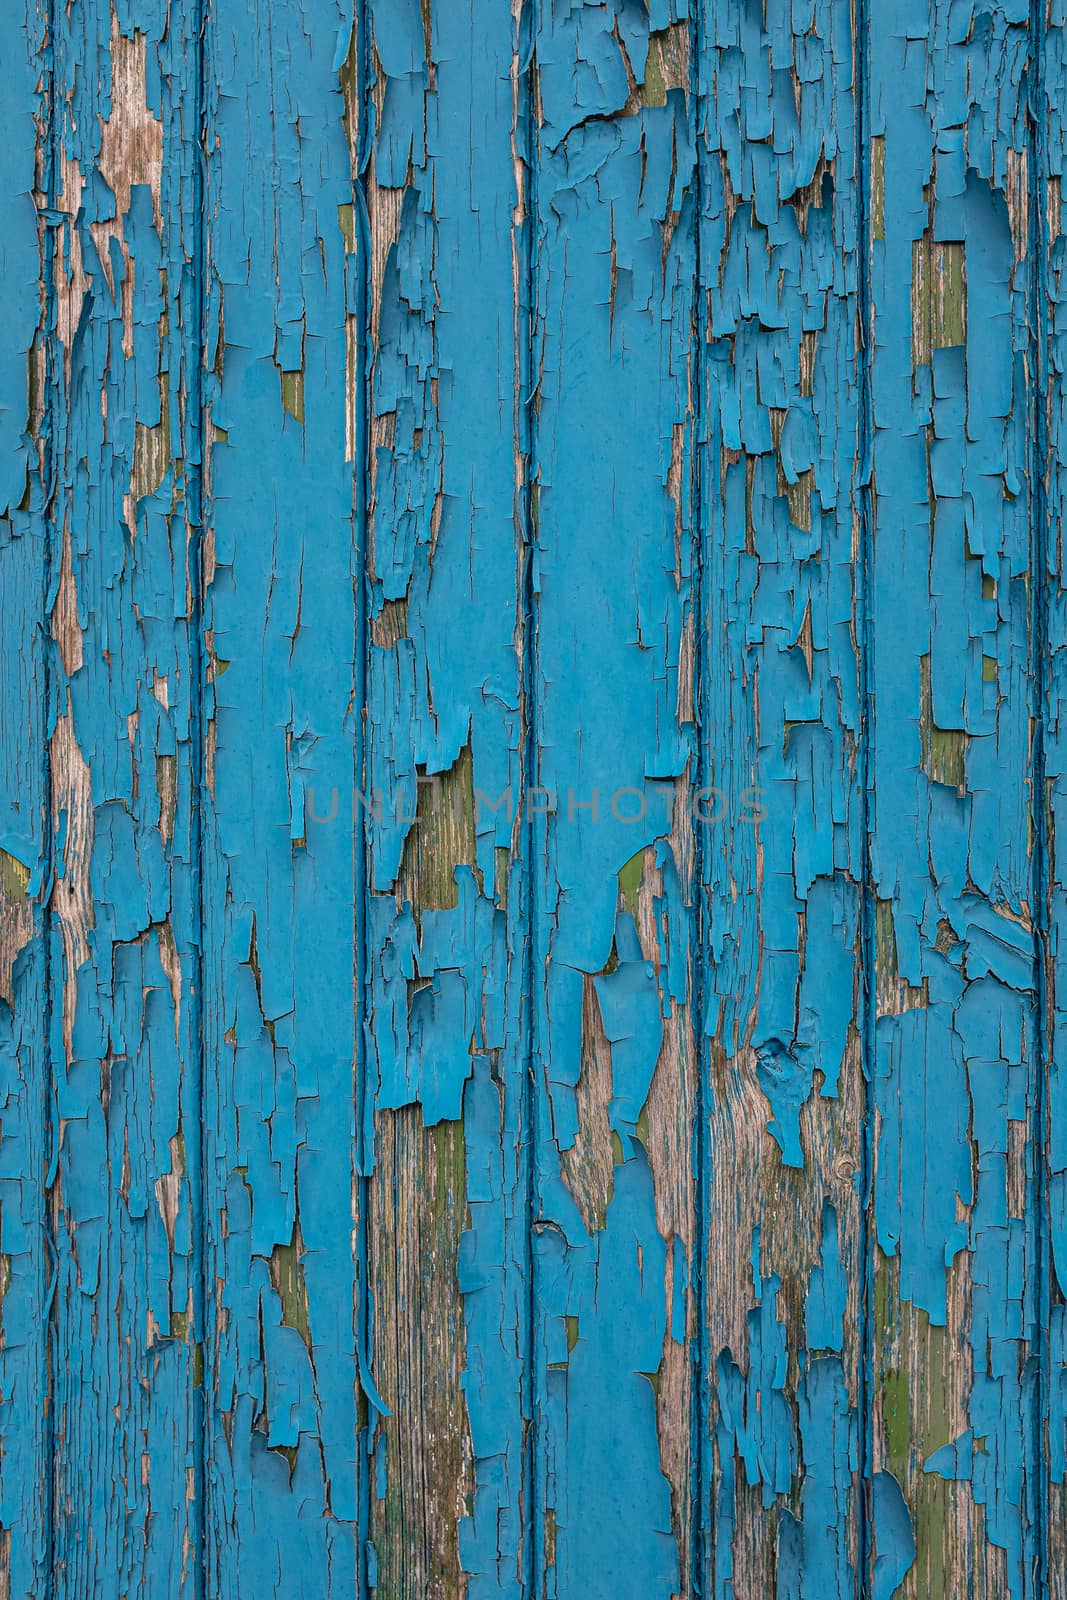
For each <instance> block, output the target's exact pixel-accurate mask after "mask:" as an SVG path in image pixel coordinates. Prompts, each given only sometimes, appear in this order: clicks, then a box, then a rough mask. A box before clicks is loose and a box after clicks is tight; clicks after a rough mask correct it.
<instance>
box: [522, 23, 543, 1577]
mask: <svg viewBox="0 0 1067 1600" xmlns="http://www.w3.org/2000/svg"><path fill="white" fill-rule="evenodd" d="M539 21H540V16H539V0H520V5H519V12H518V30H517V31H518V37H517V39H516V48H517V49H518V51H519V76H520V80H521V82H520V90H519V93H520V98H521V114H522V120H523V136H524V140H525V145H526V149H525V152H524V153H525V168H526V170H525V175H524V181H525V184H526V197H525V198H526V204H525V207H524V211H523V217H522V235H521V244H522V248H523V249H524V253H525V261H524V262H523V266H524V269H525V276H524V281H523V293H524V295H525V300H526V305H525V309H524V310H523V308H520V310H519V316H518V332H519V341H518V343H519V349H518V352H517V361H518V363H519V372H518V381H519V383H520V384H521V386H522V401H521V404H520V407H519V416H520V421H521V426H522V429H523V437H522V440H521V447H522V449H523V452H524V454H525V457H526V460H525V469H524V471H523V475H522V484H523V491H522V501H521V506H520V508H519V509H520V515H521V519H522V527H521V530H520V531H521V539H522V594H521V605H522V628H521V633H520V647H521V652H522V661H521V663H520V672H521V682H522V700H523V723H522V727H521V730H520V738H521V743H522V759H521V763H520V771H519V781H520V785H521V795H520V805H521V806H522V809H523V818H524V827H523V828H522V830H521V831H520V835H519V837H520V839H521V840H522V848H523V849H524V850H525V853H526V872H525V899H526V905H525V908H524V912H523V921H524V922H525V935H526V937H525V947H526V960H525V964H524V972H523V989H524V990H525V994H524V996H523V1007H522V1009H521V1010H520V1017H521V1016H522V1015H523V1013H524V1014H525V1022H524V1023H523V1022H520V1029H521V1031H523V1032H524V1033H525V1038H524V1039H523V1040H522V1053H523V1056H524V1059H525V1071H524V1073H523V1092H522V1099H521V1113H520V1114H521V1119H522V1140H523V1144H524V1149H525V1173H524V1174H523V1176H524V1178H525V1212H526V1215H525V1228H524V1233H523V1238H524V1243H525V1252H524V1256H523V1267H524V1269H525V1271H526V1326H525V1328H524V1330H523V1334H524V1342H525V1348H524V1350H523V1356H524V1358H525V1359H524V1362H523V1366H524V1371H525V1376H524V1379H523V1388H524V1396H523V1406H524V1410H525V1412H526V1416H527V1428H526V1440H525V1449H524V1456H525V1459H524V1462H523V1477H524V1479H525V1483H524V1485H523V1488H524V1490H525V1506H524V1513H525V1515H524V1517H523V1519H522V1520H524V1521H526V1522H527V1523H528V1533H527V1537H526V1561H525V1563H524V1566H525V1592H526V1600H534V1597H535V1596H536V1595H537V1593H538V1590H539V1584H538V1574H539V1572H540V1573H541V1575H542V1577H543V1576H544V1572H543V1567H544V1559H543V1558H544V1538H543V1529H542V1526H541V1514H542V1513H541V1506H540V1493H539V1491H540V1476H539V1475H540V1471H541V1449H540V1446H541V1415H542V1408H541V1400H542V1395H541V1385H540V1383H539V1372H540V1366H539V1353H538V1351H537V1343H536V1339H537V1305H538V1278H537V1251H536V1248H535V1246H534V1236H533V1229H534V1217H535V1214H536V1209H537V1192H538V1185H537V1169H538V1110H539V1106H538V1078H539V1065H540V1059H541V1058H540V1048H539V1043H540V1038H539V1022H540V1017H541V1007H540V1005H539V1004H538V1001H537V993H538V989H537V985H538V982H539V981H544V976H545V973H544V962H543V961H541V960H539V956H540V941H539V937H538V936H539V931H540V917H539V897H538V880H537V869H536V856H537V849H536V847H537V840H538V836H539V834H540V829H539V828H538V827H537V826H536V824H535V820H534V816H533V808H532V806H531V804H530V798H531V795H532V794H533V792H534V787H535V786H536V785H539V783H540V763H539V761H538V732H539V726H538V725H539V706H538V696H537V582H536V571H535V563H536V552H537V530H536V526H535V517H534V502H533V496H534V484H535V481H536V474H537V471H538V461H537V422H536V410H535V396H536V391H537V387H538V382H539V379H538V374H537V370H536V365H535V341H536V335H537V305H538V277H537V268H538V254H537V204H538V163H537V155H538V139H537V117H536V108H535V105H534V81H535V79H534V74H535V71H536V54H537V32H538V25H539ZM518 115H519V111H518V109H517V111H516V117H518ZM539 970H540V980H539Z"/></svg>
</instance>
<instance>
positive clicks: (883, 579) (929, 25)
mask: <svg viewBox="0 0 1067 1600" xmlns="http://www.w3.org/2000/svg"><path fill="white" fill-rule="evenodd" d="M1029 21H1030V17H1029V12H1028V8H1027V6H1026V5H1025V4H1021V3H1019V0H1015V3H1012V0H1008V3H1006V4H995V5H991V6H988V7H986V8H985V9H984V10H983V11H981V12H980V13H977V12H976V13H974V14H973V15H972V14H971V13H970V12H969V11H967V12H965V11H962V10H960V8H958V7H955V6H949V5H941V4H937V3H935V4H930V3H929V0H906V3H904V4H902V5H899V6H896V7H894V8H893V10H892V12H890V11H888V10H886V9H885V8H880V7H877V6H872V7H871V9H870V51H869V71H870V104H871V133H872V136H873V138H872V152H871V179H872V203H871V209H870V223H871V262H872V276H871V312H870V316H871V326H870V337H871V345H872V398H873V428H874V431H873V472H874V508H875V515H874V528H873V549H872V555H871V659H870V664H869V680H870V686H871V693H872V701H873V731H872V744H871V754H870V779H871V806H872V814H871V839H870V850H871V862H872V886H873V892H874V894H875V896H876V898H877V940H876V946H877V950H876V981H877V1006H878V1017H877V1025H876V1041H877V1053H876V1060H875V1063H874V1071H875V1080H874V1081H875V1102H876V1118H877V1123H876V1128H877V1150H876V1158H875V1172H874V1191H873V1199H872V1210H871V1223H870V1225H871V1229H872V1234H873V1244H872V1248H874V1249H875V1250H876V1256H875V1260H874V1263H873V1273H874V1286H875V1288H874V1297H873V1312H874V1327H873V1340H874V1375H873V1381H874V1387H875V1400H874V1403H875V1415H874V1449H875V1466H876V1467H877V1468H878V1469H879V1470H880V1471H882V1472H887V1473H889V1474H890V1475H891V1477H892V1480H893V1481H895V1483H896V1485H898V1486H899V1491H900V1494H902V1496H903V1501H904V1505H903V1506H901V1504H900V1502H899V1498H898V1496H897V1493H896V1491H894V1495H893V1499H892V1502H891V1503H887V1504H886V1507H885V1510H886V1513H887V1514H886V1516H885V1517H884V1518H882V1517H878V1518H877V1519H876V1520H877V1526H876V1529H875V1554H876V1559H877V1560H878V1561H881V1560H882V1559H883V1557H886V1556H889V1557H890V1558H891V1560H892V1562H893V1566H894V1570H897V1569H898V1568H902V1567H903V1565H904V1556H905V1555H906V1554H908V1553H909V1552H910V1549H911V1546H912V1541H913V1542H914V1562H913V1565H912V1566H911V1568H910V1571H909V1572H908V1574H907V1576H906V1578H905V1580H904V1582H903V1584H902V1586H901V1589H900V1593H901V1595H902V1596H916V1597H918V1596H922V1597H924V1600H925V1597H927V1596H934V1595H938V1596H939V1595H945V1596H948V1595H956V1594H962V1593H968V1594H978V1595H990V1596H992V1595H998V1596H1000V1595H1003V1596H1023V1595H1029V1594H1037V1593H1040V1592H1041V1591H1040V1588H1039V1586H1038V1584H1037V1578H1036V1572H1037V1543H1038V1541H1039V1539H1040V1536H1041V1534H1040V1529H1039V1528H1038V1527H1037V1526H1036V1524H1035V1508H1036V1505H1037V1501H1036V1498H1035V1495H1036V1487H1037V1484H1036V1480H1037V1475H1038V1471H1037V1468H1038V1464H1037V1459H1036V1448H1037V1439H1036V1436H1035V1429H1034V1418H1035V1408H1036V1404H1037V1399H1038V1396H1037V1394H1036V1391H1035V1382H1036V1376H1037V1365H1038V1363H1037V1362H1036V1361H1034V1360H1033V1359H1032V1358H1033V1357H1034V1355H1035V1354H1036V1345H1035V1342H1034V1341H1035V1338H1036V1336H1037V1327H1038V1316H1039V1311H1040V1307H1039V1295H1038V1292H1037V1291H1038V1285H1039V1278H1040V1272H1039V1248H1038V1225H1037V1224H1038V1218H1037V1214H1036V1203H1037V1187H1036V1173H1037V1167H1038V1163H1039V1160H1040V1146H1039V1145H1037V1144H1036V1143H1035V1139H1034V1134H1035V1131H1036V1125H1035V1114H1036V1111H1037V1108H1038V1106H1039V1098H1038V1088H1037V1084H1038V1074H1039V1070H1040V1060H1041V1045H1040V1041H1039V1039H1038V1038H1037V1032H1036V1018H1037V1010H1036V1007H1035V995H1036V979H1037V971H1036V966H1035V948H1034V928H1033V913H1034V906H1033V897H1032V883H1031V872H1032V862H1031V845H1032V826H1031V813H1030V800H1031V793H1030V780H1031V756H1032V745H1031V740H1032V733H1033V724H1032V716H1033V715H1034V713H1035V711H1036V709H1037V708H1036V706H1035V704H1034V699H1033V694H1032V689H1031V684H1030V681H1029V679H1030V677H1031V675H1032V674H1033V672H1034V671H1035V650H1036V648H1037V644H1036V641H1035V640H1033V639H1032V638H1031V612H1032V602H1031V581H1032V574H1031V550H1030V545H1031V526H1030V519H1031V489H1032V483H1031V460H1030V446H1029V441H1030V435H1031V430H1032V409H1031V406H1030V401H1029V391H1028V383H1029V382H1031V381H1032V373H1033V367H1032V360H1033V350H1032V346H1031V328H1030V313H1031V306H1030V304H1029V295H1030V287H1031V285H1030V278H1029V270H1028V266H1027V261H1026V251H1027V246H1028V239H1029V235H1030V231H1031V219H1030V214H1029V204H1028V197H1029V195H1030V193H1031V184H1032V182H1033V181H1034V175H1033V174H1032V172H1031V170H1030V136H1029V130H1028V128H1027V125H1026V80H1025V73H1026V71H1027V67H1028V63H1031V64H1032V61H1033V49H1034V46H1035V41H1034V40H1032V39H1031V38H1030V37H1029ZM878 1509H879V1508H878V1506H877V1503H876V1512H877V1511H878ZM905 1509H906V1512H907V1516H908V1518H910V1522H911V1531H910V1532H908V1531H907V1525H906V1522H905V1520H904V1515H903V1513H904V1511H905ZM902 1540H903V1541H904V1543H902Z"/></svg>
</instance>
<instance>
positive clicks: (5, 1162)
mask: <svg viewBox="0 0 1067 1600" xmlns="http://www.w3.org/2000/svg"><path fill="white" fill-rule="evenodd" d="M46 27H47V17H46V14H45V9H44V7H43V5H40V4H38V3H37V0H28V3H27V4H26V5H24V6H19V5H11V6H8V7H7V8H5V10H4V11H3V13H2V14H0V60H2V61H3V63H4V96H3V101H2V103H0V105H2V109H0V208H2V213H3V217H4V227H3V231H2V233H0V299H2V303H3V306H4V326H5V332H4V342H3V351H2V355H0V596H2V597H3V609H2V613H0V638H2V649H0V671H2V681H3V695H2V697H0V1123H2V1140H0V1434H2V1437H3V1442H4V1447H3V1453H2V1456H0V1593H2V1594H4V1595H6V1596H9V1597H10V1600H32V1597H34V1596H37V1595H40V1594H42V1593H43V1592H44V1589H45V1586H46V1584H47V1582H48V1566H47V1564H48V1555H49V1540H50V1517H51V1497H50V1494H49V1492H48V1483H49V1472H50V1468H49V1465H48V1456H49V1438H48V1398H47V1394H48V1370H47V1360H48V1352H47V1315H46V1307H47V1300H48V1281H49V1274H50V1271H51V1262H50V1260H49V1256H48V1247H47V1232H48V1227H47V1212H46V1207H47V1198H46V1188H47V1180H48V1168H49V1157H50V1141H49V1125H50V1123H51V1110H50V1104H49V1092H48V977H47V943H46V941H47V931H46V930H47V911H46V903H47V898H48V894H49V890H50V883H49V873H48V862H49V856H50V839H49V828H48V767H47V757H46V750H47V742H48V681H49V669H48V659H47V640H46V633H45V627H44V617H45V610H46V605H47V600H48V538H47V520H46V496H47V470H48V459H49V456H48V453H49V445H50V440H49V430H50V421H51V413H50V409H49V406H48V403H47V394H48V358H47V325H48V319H49V316H50V314H51V311H52V306H53V301H52V298H51V296H50V295H49V292H48V288H49V271H48V266H47V263H46V250H47V243H46V239H47V235H46V232H45V228H46V226H47V218H46V216H45V213H46V211H47V202H48V191H49V187H50V181H49V180H50V170H51V160H50V154H51V117H50V94H49V90H50V72H49V70H48V65H49V63H48V56H47V54H46V52H47V49H48V40H47V35H46Z"/></svg>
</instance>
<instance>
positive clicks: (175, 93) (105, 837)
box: [42, 0, 200, 1596]
mask: <svg viewBox="0 0 1067 1600" xmlns="http://www.w3.org/2000/svg"><path fill="white" fill-rule="evenodd" d="M51 25H52V28H53V30H54V32H53V37H52V63H53V70H54V97H55V129H54V141H55V143H54V149H53V154H54V160H55V171H54V176H53V195H52V206H53V208H54V209H53V219H54V224H55V225H54V229H53V232H52V240H53V249H54V258H53V261H52V265H51V278H52V292H53V294H54V327H53V329H52V332H53V338H54V341H55V343H54V349H53V358H54V359H53V375H54V382H53V388H52V393H51V395H50V403H51V405H52V407H53V412H52V426H51V449H52V480H53V490H54V498H53V500H52V503H51V541H52V555H51V559H50V592H49V599H48V624H47V625H48V627H49V631H50V635H51V641H52V648H51V650H50V662H51V669H50V670H51V672H52V674H53V675H54V679H53V684H54V686H53V691H52V703H51V707H50V728H49V764H50V775H51V796H50V804H51V826H52V829H53V830H54V844H53V852H54V860H53V865H54V874H55V875H54V882H53V886H52V898H51V916H52V930H53V931H52V939H51V950H50V991H51V995H52V1005H51V1011H50V1019H49V1020H50V1035H51V1036H50V1046H51V1056H52V1070H53V1093H54V1107H53V1128H52V1132H53V1136H54V1138H55V1141H56V1147H57V1161H58V1165H57V1168H56V1173H55V1182H54V1186H53V1189H52V1193H51V1229H52V1234H53V1238H52V1247H53V1249H54V1251H55V1258H56V1264H55V1280H56V1281H55V1285H54V1299H53V1301H52V1325H51V1377H52V1389H51V1394H50V1397H49V1405H50V1422H51V1433H52V1441H53V1448H54V1452H55V1463H54V1490H53V1500H52V1516H53V1526H52V1541H53V1545H54V1552H53V1561H54V1568H53V1574H52V1580H51V1587H50V1589H49V1591H48V1592H49V1593H50V1594H52V1595H54V1596H63V1595H71V1596H74V1595H85V1594H101V1593H106V1594H114V1595H128V1594H129V1595H132V1594H136V1593H148V1594H164V1593H165V1594H174V1595H184V1594H187V1593H192V1592H193V1589H194V1586H195V1581H196V1563H195V1551H196V1548H197V1545H198V1541H199V1517H200V1506H199V1500H198V1481H197V1480H198V1472H199V1461H198V1435H197V1407H198V1396H197V1392H196V1387H195V1382H196V1366H197V1362H198V1359H199V1358H198V1352H197V1349H196V1344H195V1341H196V1338H197V1329H196V1326H195V1320H196V1319H195V1307H196V1298H197V1281H198V1274H197V1270H196V1268H197V1264H196V1261H195V1239H196V1229H195V1221H194V1205H195V1201H196V1188H197V1181H198V1168H199V1159H198V1136H197V1130H198V1119H199V1078H200V1061H199V1049H198V1040H197V1027H196V1008H197V1000H196V984H197V960H196V945H197V937H198V934H197V912H196V892H195V866H194V853H195V830H194V819H193V799H194V796H193V774H194V772H195V765H196V764H195V759H194V756H193V750H194V742H195V724H196V715H197V709H196V708H197V697H198V686H197V681H196V680H197V674H196V654H197V652H196V647H195V643H194V642H193V635H194V633H195V628H196V608H197V601H196V594H195V589H196V585H195V578H194V571H193V569H194V565H195V557H194V555H193V551H194V548H195V530H194V527H193V519H194V517H195V494H196V481H197V477H198V465H199V455H198V424H199V417H198V401H197V394H198V385H197V377H196V374H197V337H198V329H199V316H198V307H199V295H200V285H199V282H198V277H197V273H196V265H195V264H196V254H197V251H196V238H197V225H196V209H195V177H194V174H195V170H196V142H195V141H196V132H197V129H196V94H195V83H196V62H197V48H198V47H197V37H196V26H197V10H196V6H195V5H194V4H192V3H191V0H190V3H184V4H164V3H163V0H139V3H137V4H129V5H117V6H113V5H111V4H108V3H93V4H86V5H81V6H78V7H73V8H69V9H68V8H65V7H60V6H56V7H54V8H53V11H52V21H51ZM191 90H192V92H190V91H191ZM43 1311H44V1308H42V1314H43Z"/></svg>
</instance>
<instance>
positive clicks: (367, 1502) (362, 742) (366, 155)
mask: <svg viewBox="0 0 1067 1600" xmlns="http://www.w3.org/2000/svg"><path fill="white" fill-rule="evenodd" d="M353 27H354V28H355V32H356V118H357V128H356V154H355V170H354V171H353V173H352V187H353V191H354V198H355V202H356V204H355V210H356V223H357V228H358V230H359V251H358V254H357V258H356V300H357V311H356V321H357V326H358V329H359V336H358V347H357V350H356V358H355V369H356V370H355V409H356V415H355V456H356V459H355V470H354V474H353V477H354V485H353V498H354V502H355V504H354V507H353V512H354V516H353V524H354V525H353V534H354V540H355V549H354V572H353V589H354V594H353V602H354V604H353V611H354V635H355V638H354V648H353V661H354V668H355V692H356V703H355V714H354V716H353V718H352V725H353V750H352V763H353V777H354V779H355V789H356V792H357V793H359V794H363V793H365V792H366V791H367V790H368V788H369V783H368V777H369V775H368V772H367V738H366V718H367V675H368V669H369V655H368V651H369V643H368V605H369V590H368V582H367V553H368V550H369V548H370V484H371V478H370V461H369V457H368V451H369V447H370V381H371V325H372V320H371V314H372V306H371V247H372V241H371V218H370V207H369V205H368V202H367V192H366V173H367V164H368V162H369V160H370V141H369V113H370V0H355V10H354V14H353ZM356 811H357V812H358V814H359V821H358V823H357V824H356V827H355V837H354V838H353V841H352V856H353V861H352V867H353V900H354V906H353V944H354V959H355V969H356V970H355V973H354V981H353V1000H354V1004H355V1018H354V1023H355V1026H354V1028H353V1046H354V1050H353V1055H354V1068H355V1085H354V1094H355V1102H356V1105H355V1110H356V1126H355V1140H354V1151H353V1155H354V1158H355V1169H356V1182H355V1185H354V1188H355V1195H356V1205H357V1208H358V1214H357V1216H356V1219H355V1235H356V1262H355V1268H356V1307H355V1318H354V1320H355V1339H356V1368H357V1372H358V1375H359V1382H360V1387H361V1389H362V1391H363V1394H362V1426H361V1427H360V1426H358V1423H359V1417H358V1415H357V1448H356V1541H357V1545H358V1549H357V1550H356V1586H357V1593H358V1595H359V1596H360V1597H363V1596H366V1595H367V1594H369V1592H370V1587H371V1585H370V1578H371V1573H370V1561H369V1543H370V1536H371V1494H370V1443H371V1429H372V1420H371V1419H372V1408H373V1405H374V1398H373V1397H375V1396H376V1389H375V1386H374V1384H373V1381H372V1380H371V1371H372V1366H371V1362H372V1344H371V1341H372V1337H373V1318H372V1313H371V1304H370V1252H369V1223H368V1212H369V1207H370V1176H369V1173H368V1168H367V1148H366V1133H367V1116H368V1111H372V1105H371V1101H370V1100H369V1098H368V1093H369V1091H368V1084H367V1059H368V1055H367V1049H366V1033H367V1028H368V1025H369V1017H368V1011H367V1006H368V997H369V994H370V978H369V971H368V964H367V929H368V926H369V914H370V906H369V898H368V897H369V893H370V888H369V859H370V850H371V844H372V841H371V838H370V818H369V816H368V808H367V807H366V806H364V805H358V806H357V807H356Z"/></svg>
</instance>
